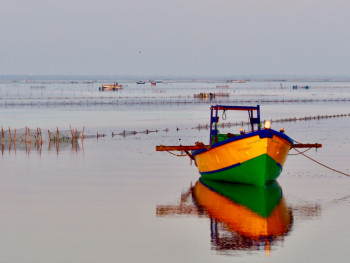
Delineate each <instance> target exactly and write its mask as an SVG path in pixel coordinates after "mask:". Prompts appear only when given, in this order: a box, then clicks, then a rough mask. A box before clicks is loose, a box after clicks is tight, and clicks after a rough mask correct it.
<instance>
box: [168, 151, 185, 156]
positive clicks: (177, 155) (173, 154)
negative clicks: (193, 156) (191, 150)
mask: <svg viewBox="0 0 350 263" xmlns="http://www.w3.org/2000/svg"><path fill="white" fill-rule="evenodd" d="M167 152H168V153H170V154H172V155H175V156H177V157H184V156H187V154H176V153H172V152H170V151H167Z"/></svg>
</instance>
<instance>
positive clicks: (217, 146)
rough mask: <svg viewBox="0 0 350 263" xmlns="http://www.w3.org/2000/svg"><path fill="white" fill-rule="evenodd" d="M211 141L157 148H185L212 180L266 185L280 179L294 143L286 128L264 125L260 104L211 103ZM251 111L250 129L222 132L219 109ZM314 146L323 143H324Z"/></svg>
mask: <svg viewBox="0 0 350 263" xmlns="http://www.w3.org/2000/svg"><path fill="white" fill-rule="evenodd" d="M210 110H211V116H210V137H209V145H205V144H204V143H201V142H199V143H196V144H195V145H193V146H182V145H180V146H163V145H160V146H157V147H156V150H157V151H172V150H177V151H184V152H185V153H186V154H187V155H188V156H189V157H190V158H191V159H193V160H194V161H195V164H196V166H197V167H198V170H199V173H200V174H201V176H202V177H204V178H208V179H211V180H218V181H228V182H236V183H245V184H252V185H266V184H269V183H272V182H273V181H275V180H276V179H277V177H278V176H279V175H280V173H281V172H282V169H283V165H284V163H285V161H286V158H287V155H288V153H289V151H290V149H292V147H304V146H303V145H301V144H300V145H295V144H293V140H292V139H291V138H290V137H288V136H287V135H286V134H285V133H284V130H280V131H276V130H273V129H271V127H270V122H266V123H265V126H264V127H262V125H261V121H260V106H259V105H257V106H256V107H254V106H224V105H213V106H211V109H210ZM227 111H247V112H248V116H249V118H248V119H249V121H248V125H249V131H248V132H245V131H243V130H241V131H240V133H239V134H233V133H220V132H219V129H218V127H219V125H218V123H219V113H222V116H223V117H225V116H226V112H227ZM307 145H308V146H310V147H321V146H322V145H321V144H316V145H311V144H307Z"/></svg>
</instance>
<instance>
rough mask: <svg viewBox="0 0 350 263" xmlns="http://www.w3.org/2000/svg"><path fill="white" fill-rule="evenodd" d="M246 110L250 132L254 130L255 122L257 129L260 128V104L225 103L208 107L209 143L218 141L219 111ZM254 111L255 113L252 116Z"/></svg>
mask: <svg viewBox="0 0 350 263" xmlns="http://www.w3.org/2000/svg"><path fill="white" fill-rule="evenodd" d="M229 110H234V111H248V116H249V124H250V126H251V129H252V132H254V125H255V124H257V130H260V129H261V122H260V105H257V106H256V107H254V106H225V105H212V106H211V107H210V139H209V141H210V145H211V144H213V143H217V142H218V123H219V111H223V112H226V111H229ZM254 111H256V115H255V116H254Z"/></svg>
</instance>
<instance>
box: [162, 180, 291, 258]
mask: <svg viewBox="0 0 350 263" xmlns="http://www.w3.org/2000/svg"><path fill="white" fill-rule="evenodd" d="M189 196H192V204H188V203H187V204H186V200H187V198H188V197H189ZM180 214H182V215H184V214H196V215H198V216H200V217H202V216H203V215H205V216H207V217H209V218H210V231H211V244H212V249H214V250H217V251H218V252H220V253H221V254H230V253H232V252H233V251H239V250H262V249H265V251H266V253H269V251H270V248H271V245H273V244H275V243H276V242H278V241H283V239H284V236H285V235H287V233H288V232H289V231H290V230H291V228H292V225H293V216H292V210H291V209H289V208H288V207H287V205H286V202H285V199H284V197H283V194H282V189H281V187H280V186H279V184H278V183H277V182H274V183H273V184H271V185H268V186H265V187H260V186H253V185H244V184H233V183H227V182H224V183H223V182H218V181H212V180H209V179H205V178H200V179H199V181H197V183H196V184H195V186H194V187H191V188H190V189H189V191H188V192H187V193H183V194H182V196H181V202H180V205H179V206H169V205H164V206H157V216H159V217H162V216H169V215H180Z"/></svg>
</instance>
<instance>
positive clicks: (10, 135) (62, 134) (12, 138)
mask: <svg viewBox="0 0 350 263" xmlns="http://www.w3.org/2000/svg"><path fill="white" fill-rule="evenodd" d="M81 133H82V132H81V131H78V130H73V129H71V130H58V129H57V130H51V131H50V130H43V129H40V128H37V129H30V128H27V127H25V128H21V129H11V128H8V129H4V128H1V134H0V135H1V142H2V144H11V143H17V144H18V143H20V144H21V143H40V144H41V143H44V142H59V143H71V142H72V141H76V140H78V139H79V138H80V136H81Z"/></svg>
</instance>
